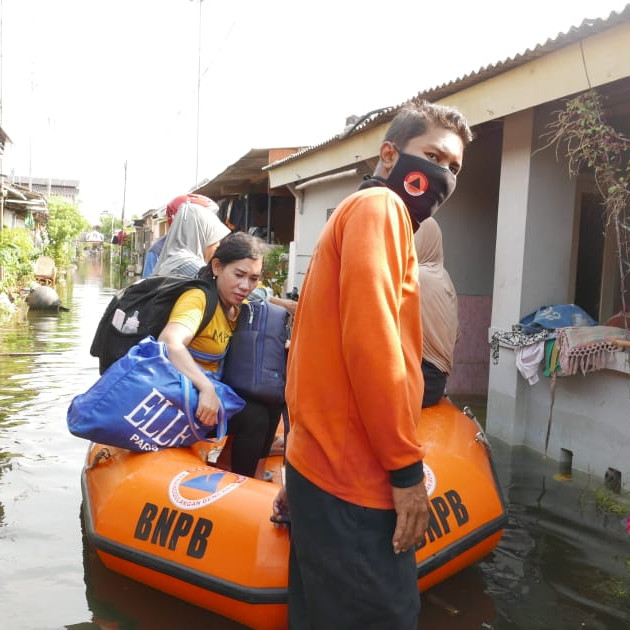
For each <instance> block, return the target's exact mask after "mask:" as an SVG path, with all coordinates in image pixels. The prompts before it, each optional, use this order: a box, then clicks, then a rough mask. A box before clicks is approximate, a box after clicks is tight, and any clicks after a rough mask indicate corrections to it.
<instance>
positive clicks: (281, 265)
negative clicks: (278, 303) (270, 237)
mask: <svg viewBox="0 0 630 630" xmlns="http://www.w3.org/2000/svg"><path fill="white" fill-rule="evenodd" d="M288 275H289V248H288V246H286V245H273V246H271V247H270V248H269V250H268V251H267V253H266V254H265V263H264V265H263V273H262V281H263V283H264V284H265V285H266V286H268V287H270V288H271V290H272V291H273V294H274V295H277V296H282V291H283V289H284V284H285V282H286V281H287V277H288Z"/></svg>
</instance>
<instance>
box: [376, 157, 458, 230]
mask: <svg viewBox="0 0 630 630" xmlns="http://www.w3.org/2000/svg"><path fill="white" fill-rule="evenodd" d="M394 147H395V148H396V150H397V151H398V161H397V162H396V164H395V165H394V168H393V169H392V170H391V172H390V174H389V177H388V178H387V179H382V181H383V182H384V183H385V185H386V186H387V187H388V188H390V189H391V190H393V191H394V192H396V193H398V195H400V197H401V198H402V200H403V201H404V202H405V205H406V206H407V210H408V211H409V214H410V215H411V218H412V220H413V221H414V222H415V223H417V224H418V225H420V223H422V222H423V221H424V220H425V219H428V218H429V217H430V216H431V215H433V214H435V213H436V212H437V209H438V208H439V207H440V206H441V205H442V204H443V203H444V202H445V201H446V200H447V199H448V198H449V197H450V196H451V194H452V192H453V191H454V190H455V186H456V184H457V178H456V177H455V175H454V174H453V173H452V172H451V171H450V170H449V169H448V168H444V167H443V166H439V165H438V164H435V163H434V162H431V161H430V160H425V159H424V158H421V157H418V156H417V155H410V154H409V153H403V152H402V151H400V150H399V149H398V147H396V145H394ZM378 179H381V178H378ZM414 227H417V226H414Z"/></svg>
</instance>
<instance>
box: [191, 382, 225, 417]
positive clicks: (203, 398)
mask: <svg viewBox="0 0 630 630" xmlns="http://www.w3.org/2000/svg"><path fill="white" fill-rule="evenodd" d="M206 380H207V381H208V385H207V386H206V387H204V388H203V389H200V390H199V402H198V403H197V409H196V411H195V417H196V418H197V420H199V422H201V424H203V425H204V426H206V427H213V426H214V425H215V424H216V423H217V422H218V414H219V405H220V402H219V397H218V396H217V394H216V392H215V390H214V385H213V384H212V382H211V381H210V379H209V378H207V377H206Z"/></svg>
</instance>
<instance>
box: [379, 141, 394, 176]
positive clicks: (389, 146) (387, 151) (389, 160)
mask: <svg viewBox="0 0 630 630" xmlns="http://www.w3.org/2000/svg"><path fill="white" fill-rule="evenodd" d="M379 157H380V161H381V166H382V167H383V168H384V169H385V171H386V173H387V174H389V172H390V171H391V170H392V169H393V168H394V164H396V162H397V161H398V151H397V150H396V147H395V146H394V144H393V143H392V142H390V141H389V140H385V141H384V142H383V143H382V144H381V150H380V153H379Z"/></svg>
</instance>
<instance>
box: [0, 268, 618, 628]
mask: <svg viewBox="0 0 630 630" xmlns="http://www.w3.org/2000/svg"><path fill="white" fill-rule="evenodd" d="M114 284H115V283H114V278H113V276H112V274H111V273H110V271H109V268H108V265H107V264H104V263H103V262H101V260H100V258H98V257H93V256H92V257H88V258H87V259H86V260H85V261H82V262H81V263H80V266H79V269H77V270H76V271H75V272H74V274H73V275H72V277H69V278H68V281H67V282H66V283H60V284H59V285H58V286H57V291H58V293H59V294H60V297H61V299H62V303H63V304H65V305H66V306H67V307H69V309H70V310H69V312H61V313H35V312H30V313H27V314H22V316H18V317H15V318H13V319H9V320H7V319H2V320H1V321H0V628H2V629H3V630H56V629H61V628H68V629H76V630H78V629H81V630H84V629H85V630H87V629H90V628H98V629H117V630H127V629H129V630H136V629H138V630H144V629H151V630H160V629H171V628H173V629H174V628H184V629H187V628H213V629H225V630H236V629H238V628H242V626H239V625H238V624H235V623H233V622H231V621H228V620H226V619H223V618H221V617H217V616H216V615H212V614H211V613H209V612H207V611H204V610H201V609H198V608H195V607H193V606H190V605H188V604H185V603H183V602H180V601H178V600H175V599H173V598H171V597H168V596H166V595H163V594H162V593H159V592H157V591H154V590H152V589H150V588H147V587H145V586H143V585H141V584H137V583H135V582H133V581H131V580H129V579H127V578H124V577H122V576H119V575H117V574H114V573H112V572H111V571H109V570H107V569H105V568H104V567H103V566H102V564H101V563H100V561H99V560H98V559H97V557H96V556H95V553H94V551H93V550H92V549H91V548H90V547H89V546H88V545H87V544H86V543H85V541H84V539H83V536H82V528H81V519H80V508H81V489H80V472H81V467H82V465H83V459H84V457H85V453H86V447H87V443H86V442H85V441H83V440H81V439H79V438H75V437H74V436H72V435H70V434H69V433H68V431H67V427H66V410H67V408H68V405H69V404H70V401H71V400H72V398H73V396H75V395H76V394H78V393H82V392H84V391H85V390H86V389H87V388H88V387H89V386H90V385H91V384H92V383H93V382H94V381H95V380H96V379H97V377H98V370H97V360H96V359H95V358H93V357H91V356H90V355H89V351H88V350H89V345H90V342H91V339H92V335H93V333H94V330H95V327H96V323H97V322H98V319H99V318H100V315H101V313H102V311H103V309H104V308H105V305H106V304H107V302H108V301H109V299H110V297H111V295H112V293H113V291H114V289H113V288H112V286H113V285H114ZM456 402H458V403H461V404H463V403H466V402H471V403H473V404H472V406H473V409H474V410H475V411H476V412H477V414H478V417H479V419H480V420H481V421H482V422H483V417H484V410H485V407H484V405H483V401H466V400H457V401H456ZM490 441H491V443H492V450H493V458H494V461H495V466H496V469H497V473H498V477H499V480H500V482H501V486H502V488H503V491H504V496H505V500H506V502H507V504H508V507H509V523H508V525H507V527H506V530H505V534H504V536H503V539H502V540H501V542H500V544H499V546H498V547H497V549H496V550H495V551H494V552H493V553H492V554H490V555H489V556H488V557H487V558H485V559H484V560H483V561H482V562H480V563H479V564H477V565H475V566H473V567H471V568H469V569H467V570H465V571H463V572H462V573H460V574H459V575H456V576H455V577H453V578H451V579H450V580H448V581H446V582H445V583H443V584H441V585H438V586H437V587H435V588H434V589H432V590H431V591H429V592H427V593H425V594H423V611H422V615H421V620H420V625H419V627H420V628H422V629H423V630H427V629H430V630H471V629H475V628H482V629H486V630H506V629H513V628H518V629H522V630H542V629H545V630H546V629H549V630H558V629H565V628H566V629H567V630H572V629H577V628H584V629H593V630H604V629H608V630H613V629H622V628H624V629H627V628H630V533H629V532H628V522H627V517H628V515H629V514H630V500H629V499H628V497H627V496H625V495H621V496H620V495H616V494H613V493H611V492H610V491H607V490H606V489H605V488H604V486H603V480H601V479H597V478H592V477H589V476H587V475H585V474H577V473H575V471H574V472H573V475H572V477H571V478H570V479H567V477H566V475H561V474H559V464H558V462H555V461H553V460H549V459H547V460H543V458H541V457H540V456H538V455H537V454H535V453H533V452H531V451H529V450H526V449H522V448H513V449H510V448H509V447H507V446H506V445H504V444H502V443H499V442H496V441H493V440H492V439H491V440H490Z"/></svg>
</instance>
